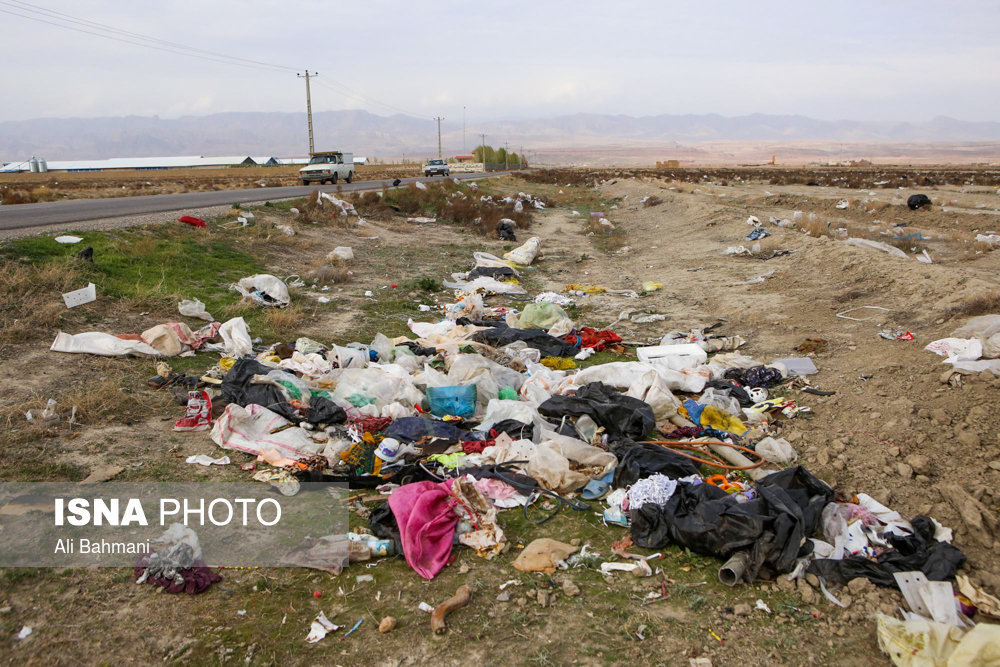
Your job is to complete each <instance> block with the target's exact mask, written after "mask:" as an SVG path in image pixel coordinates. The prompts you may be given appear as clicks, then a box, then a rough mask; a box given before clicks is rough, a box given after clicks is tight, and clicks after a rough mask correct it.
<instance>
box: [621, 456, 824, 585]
mask: <svg viewBox="0 0 1000 667" xmlns="http://www.w3.org/2000/svg"><path fill="white" fill-rule="evenodd" d="M757 492H758V495H757V498H755V499H753V500H751V501H749V502H745V503H740V502H737V500H736V498H735V497H734V496H731V495H729V494H727V493H725V492H724V491H722V490H721V489H718V488H716V487H714V486H711V485H709V484H699V485H696V486H695V485H691V484H687V483H681V484H678V485H677V490H676V491H675V492H674V495H673V496H671V498H670V500H669V501H668V502H667V504H666V505H664V506H663V507H660V506H658V505H653V504H647V505H644V506H643V507H639V508H629V510H630V515H631V520H632V521H631V530H632V539H633V540H634V541H635V543H636V544H637V545H639V546H641V547H645V548H650V549H661V548H663V547H665V546H667V545H668V544H677V545H680V546H683V547H686V548H688V549H690V550H691V551H694V552H696V553H699V554H704V555H707V556H717V557H719V558H728V557H729V556H732V555H733V554H734V553H736V552H738V551H745V552H746V553H747V555H748V562H747V568H746V572H745V573H744V578H745V579H746V581H753V580H754V579H756V577H757V574H758V573H759V572H760V570H761V569H763V568H767V569H769V570H771V571H773V572H775V573H778V574H780V573H784V572H789V571H791V570H792V569H793V568H794V566H795V562H796V560H797V559H798V558H799V557H800V556H802V555H806V554H808V553H809V552H810V550H811V548H812V543H811V542H808V541H805V538H807V537H809V536H811V535H812V534H813V533H814V532H815V530H816V528H817V527H818V525H819V521H820V517H821V515H822V511H823V507H824V506H825V505H826V504H827V503H829V502H831V501H832V500H833V490H832V489H831V488H830V487H829V486H827V485H826V484H824V483H823V482H822V481H820V480H819V479H817V478H816V477H814V476H813V475H812V474H810V473H809V471H807V470H806V469H805V468H803V467H801V466H797V467H795V468H788V469H786V470H782V471H780V472H777V473H774V474H771V475H768V476H767V477H764V478H763V479H761V480H759V481H758V483H757Z"/></svg>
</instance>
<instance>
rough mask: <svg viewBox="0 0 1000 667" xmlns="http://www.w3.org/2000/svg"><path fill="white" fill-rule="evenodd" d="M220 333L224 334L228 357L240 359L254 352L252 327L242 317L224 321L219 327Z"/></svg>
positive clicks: (223, 343) (224, 347)
mask: <svg viewBox="0 0 1000 667" xmlns="http://www.w3.org/2000/svg"><path fill="white" fill-rule="evenodd" d="M219 335H220V336H222V346H223V349H224V350H225V353H226V356H227V357H233V358H234V359H239V358H240V357H245V356H246V355H248V354H250V353H251V352H253V342H252V341H251V340H250V329H249V327H247V323H246V320H244V319H243V318H242V317H234V318H233V319H231V320H229V321H227V322H223V323H222V326H220V327H219Z"/></svg>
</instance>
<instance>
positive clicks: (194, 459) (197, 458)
mask: <svg viewBox="0 0 1000 667" xmlns="http://www.w3.org/2000/svg"><path fill="white" fill-rule="evenodd" d="M184 462H185V463H197V464H198V465H202V466H211V465H217V466H227V465H229V464H230V463H232V461H230V460H229V457H228V456H222V457H219V458H217V459H213V458H212V457H211V456H209V455H208V454H195V455H193V456H189V457H187V458H186V459H184Z"/></svg>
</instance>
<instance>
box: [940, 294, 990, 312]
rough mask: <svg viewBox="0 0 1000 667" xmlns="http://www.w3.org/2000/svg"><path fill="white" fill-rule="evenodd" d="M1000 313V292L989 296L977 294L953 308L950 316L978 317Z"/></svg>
mask: <svg viewBox="0 0 1000 667" xmlns="http://www.w3.org/2000/svg"><path fill="white" fill-rule="evenodd" d="M992 313H1000V292H990V293H988V294H977V295H976V296H970V297H967V298H966V299H965V300H963V301H962V302H961V303H959V304H957V305H956V306H954V307H952V308H951V310H950V311H949V315H951V316H952V317H958V316H966V317H975V316H976V315H988V314H992Z"/></svg>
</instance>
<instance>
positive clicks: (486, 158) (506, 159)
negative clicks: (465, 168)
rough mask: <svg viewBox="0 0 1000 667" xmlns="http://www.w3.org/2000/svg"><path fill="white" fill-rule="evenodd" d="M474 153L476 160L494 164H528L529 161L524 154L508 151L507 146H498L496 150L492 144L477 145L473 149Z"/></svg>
mask: <svg viewBox="0 0 1000 667" xmlns="http://www.w3.org/2000/svg"><path fill="white" fill-rule="evenodd" d="M472 155H473V156H474V157H475V161H476V162H486V163H492V164H500V163H506V164H527V161H526V160H525V159H524V158H523V156H520V155H518V154H517V153H515V152H513V151H511V152H510V153H508V152H507V149H505V148H497V149H495V150H494V148H493V147H492V146H476V149H475V150H474V151H472Z"/></svg>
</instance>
